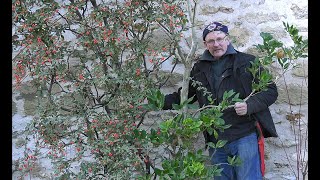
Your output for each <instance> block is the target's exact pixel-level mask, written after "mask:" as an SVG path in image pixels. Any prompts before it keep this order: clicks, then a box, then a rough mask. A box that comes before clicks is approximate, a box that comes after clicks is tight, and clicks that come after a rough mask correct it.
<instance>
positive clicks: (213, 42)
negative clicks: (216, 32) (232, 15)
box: [205, 35, 227, 45]
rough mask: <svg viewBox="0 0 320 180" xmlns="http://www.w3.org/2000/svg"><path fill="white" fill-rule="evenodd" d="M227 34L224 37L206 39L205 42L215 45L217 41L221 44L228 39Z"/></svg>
mask: <svg viewBox="0 0 320 180" xmlns="http://www.w3.org/2000/svg"><path fill="white" fill-rule="evenodd" d="M226 37H227V35H226V36H224V37H223V38H217V39H216V40H213V39H210V40H209V41H205V43H207V44H210V45H214V44H215V43H218V44H221V43H223V41H224V40H225V39H226Z"/></svg>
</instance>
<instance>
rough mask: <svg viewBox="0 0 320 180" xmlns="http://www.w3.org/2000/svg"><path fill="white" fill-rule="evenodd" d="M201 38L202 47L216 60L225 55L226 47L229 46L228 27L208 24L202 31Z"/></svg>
mask: <svg viewBox="0 0 320 180" xmlns="http://www.w3.org/2000/svg"><path fill="white" fill-rule="evenodd" d="M202 38H203V43H204V45H205V46H206V48H207V49H208V50H209V52H210V53H211V55H212V56H214V57H215V58H216V59H218V58H220V57H221V56H222V55H224V54H225V53H226V51H227V48H228V45H229V44H230V42H229V39H228V27H227V26H225V25H223V24H221V23H218V22H212V23H210V24H209V25H208V26H207V27H206V28H205V29H204V30H203V34H202Z"/></svg>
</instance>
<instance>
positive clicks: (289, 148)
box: [12, 0, 308, 180]
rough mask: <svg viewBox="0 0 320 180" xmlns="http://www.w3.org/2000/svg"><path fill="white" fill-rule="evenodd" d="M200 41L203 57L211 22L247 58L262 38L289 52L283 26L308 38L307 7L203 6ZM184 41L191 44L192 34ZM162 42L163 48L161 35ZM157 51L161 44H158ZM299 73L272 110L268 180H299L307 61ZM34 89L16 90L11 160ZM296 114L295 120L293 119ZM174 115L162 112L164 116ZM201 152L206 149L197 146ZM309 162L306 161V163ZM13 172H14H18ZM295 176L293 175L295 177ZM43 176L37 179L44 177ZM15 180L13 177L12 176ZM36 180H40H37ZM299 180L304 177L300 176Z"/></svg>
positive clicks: (271, 0)
mask: <svg viewBox="0 0 320 180" xmlns="http://www.w3.org/2000/svg"><path fill="white" fill-rule="evenodd" d="M197 8H198V9H197V16H196V19H197V23H196V25H197V26H196V31H197V39H198V41H199V44H198V45H199V48H198V50H197V51H196V53H197V55H200V54H201V53H202V52H203V51H204V46H203V44H202V37H201V35H202V29H203V28H204V26H205V24H207V23H209V22H211V21H220V22H223V23H225V24H227V25H228V27H229V31H230V36H231V38H232V42H233V45H234V47H235V48H236V49H237V50H239V51H243V52H248V53H252V54H256V52H257V51H256V49H255V48H254V47H253V45H255V44H259V43H262V38H261V37H260V35H259V34H260V32H269V33H272V34H273V36H274V37H276V38H277V39H279V40H280V41H283V42H285V44H286V45H287V46H290V45H292V42H291V41H290V38H289V36H288V34H287V33H286V32H285V30H284V28H283V25H282V21H284V22H288V23H289V24H292V25H295V26H296V27H297V28H298V29H299V31H300V32H301V35H303V37H305V38H307V36H308V14H307V11H308V1H304V0H268V1H266V0H228V1H222V0H220V1H219V0H210V1H208V0H199V1H198V6H197ZM184 37H185V38H186V40H187V41H189V42H190V39H191V38H190V32H187V33H185V35H184ZM159 38H160V39H162V41H160V40H159V41H156V42H158V43H165V41H163V38H162V36H161V33H160V32H159ZM158 45H159V44H158ZM182 46H183V47H184V50H185V52H188V50H189V49H188V47H187V45H186V44H183V43H182ZM297 65H299V66H298V68H295V69H292V70H290V71H288V72H286V74H285V76H284V77H281V78H280V79H279V80H278V81H277V86H278V90H279V97H278V100H277V101H276V103H275V104H273V105H272V106H270V110H271V113H272V116H273V118H274V122H275V124H276V129H277V131H278V134H279V137H278V138H267V139H266V144H265V146H266V154H265V160H266V175H265V179H270V180H271V179H272V180H277V179H279V180H280V179H281V180H282V179H292V180H293V179H296V177H295V174H296V173H297V172H296V169H297V167H296V161H297V152H296V146H297V145H298V143H299V142H298V141H297V137H298V133H302V135H301V136H303V139H306V140H307V134H306V132H307V131H306V129H307V125H308V84H307V78H308V71H307V69H308V59H307V58H306V59H298V60H297ZM172 66H173V64H172V62H170V61H168V62H166V63H163V67H162V70H163V72H164V73H167V72H168V70H170V69H171V67H172ZM273 69H274V71H275V73H277V74H279V75H281V74H282V72H281V71H280V69H279V67H277V65H275V66H274V67H273ZM183 71H184V67H183V65H182V64H178V65H177V68H176V69H175V71H174V73H175V74H174V76H172V78H170V79H169V81H168V83H167V84H166V86H164V87H163V88H162V89H161V90H162V91H163V92H164V93H171V92H173V91H175V90H177V88H178V87H179V85H180V84H181V80H182V73H183ZM35 96H36V93H35V89H33V87H32V86H31V85H30V84H29V83H25V84H23V86H22V88H20V89H13V96H12V100H13V101H12V103H13V104H12V110H13V111H12V120H13V124H12V125H13V127H12V130H13V134H12V149H13V154H12V160H13V164H14V162H15V160H16V159H17V158H18V157H19V156H21V154H22V149H21V148H22V147H21V144H23V141H24V138H25V136H24V135H23V128H22V127H24V126H25V124H26V123H27V121H28V120H30V118H31V117H32V116H33V115H34V114H33V113H34V110H35V108H36V102H35V100H34V97H35ZM288 97H289V98H288ZM290 112H293V114H295V115H296V116H293V117H291V116H289V115H288V114H289V113H290ZM162 113H164V114H166V113H169V114H170V113H171V112H170V111H164V112H161V113H160V114H162ZM156 116H161V115H159V112H152V113H151V114H149V115H147V116H146V123H151V122H150V121H154V119H155V117H156ZM199 138H200V139H199V142H198V143H200V144H203V139H201V138H202V136H199ZM199 147H203V146H202V145H199ZM304 152H306V153H307V147H303V148H302V153H304ZM306 158H307V157H306ZM15 170H16V169H15V167H14V166H13V171H15ZM293 170H294V171H295V173H294V172H293ZM41 171H42V170H39V173H38V174H37V176H38V178H40V177H41V173H40V172H41ZM13 178H14V176H13ZM33 179H37V177H36V176H34V177H33ZM300 179H301V175H300Z"/></svg>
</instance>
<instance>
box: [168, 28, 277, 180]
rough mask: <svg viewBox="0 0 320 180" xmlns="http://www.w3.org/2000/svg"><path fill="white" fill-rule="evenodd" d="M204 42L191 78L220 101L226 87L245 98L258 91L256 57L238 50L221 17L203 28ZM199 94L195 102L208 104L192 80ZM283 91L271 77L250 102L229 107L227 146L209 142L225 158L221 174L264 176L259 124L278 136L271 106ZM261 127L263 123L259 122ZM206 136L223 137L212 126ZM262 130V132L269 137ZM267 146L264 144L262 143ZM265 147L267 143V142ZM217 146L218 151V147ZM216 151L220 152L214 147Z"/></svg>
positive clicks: (219, 159)
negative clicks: (231, 161)
mask: <svg viewBox="0 0 320 180" xmlns="http://www.w3.org/2000/svg"><path fill="white" fill-rule="evenodd" d="M203 42H204V45H205V47H206V50H205V51H204V53H203V54H202V56H201V57H200V59H199V60H197V62H196V63H195V64H194V66H193V68H192V70H191V75H190V76H191V78H192V79H194V80H195V81H199V82H201V84H202V86H203V87H205V88H206V89H207V91H209V92H210V93H211V94H212V98H213V99H214V102H215V104H216V105H218V104H219V103H220V102H221V100H222V97H223V93H224V92H225V91H229V90H234V91H235V92H236V93H239V94H240V96H239V97H240V98H241V99H245V98H246V97H247V96H248V95H249V94H250V93H251V91H252V81H253V76H252V74H251V73H250V72H249V71H248V70H247V68H248V67H250V66H251V63H250V62H251V61H254V60H255V57H254V56H253V55H250V54H246V53H242V52H239V51H237V50H235V49H234V48H233V46H232V44H231V43H230V40H229V36H228V27H227V26H225V25H223V24H221V23H219V22H213V23H210V24H209V25H208V26H207V27H206V28H205V29H204V31H203ZM180 90H181V88H180V89H179V91H178V92H174V93H172V94H168V95H166V96H165V105H164V109H172V104H174V103H175V104H179V103H180ZM193 95H196V96H195V97H194V99H193V102H195V101H196V100H197V101H198V102H199V106H200V107H203V106H205V105H208V103H209V102H208V99H207V97H206V96H204V94H203V91H201V90H197V87H193V86H191V82H190V85H189V94H188V96H189V97H192V96H193ZM277 97H278V92H277V88H276V85H275V84H274V83H273V82H271V83H270V85H268V87H267V90H266V91H261V92H259V93H255V94H254V95H253V96H251V97H250V98H249V99H247V100H246V101H245V102H241V103H236V104H235V105H234V108H229V109H227V110H225V111H224V112H223V116H222V119H224V121H225V124H230V125H231V127H230V128H228V129H226V130H224V132H220V133H219V137H218V139H222V140H227V144H226V145H225V146H224V147H222V148H217V149H213V148H211V147H210V148H209V154H210V157H212V159H211V162H212V164H221V166H220V167H221V168H223V171H222V172H221V176H218V177H215V179H223V180H230V179H237V180H259V179H262V177H263V171H264V170H263V169H261V167H262V166H264V159H263V154H261V152H262V153H263V151H261V150H263V149H260V151H259V146H258V138H259V137H260V136H259V134H258V131H257V126H259V124H260V125H261V129H262V131H260V132H262V134H260V135H263V136H264V137H277V136H278V135H277V132H276V129H275V126H274V123H273V120H272V117H271V113H270V111H269V108H268V107H269V106H270V105H271V104H273V103H274V102H275V101H276V99H277ZM259 127H260V126H259ZM204 136H205V139H206V142H214V143H216V142H217V141H218V140H217V139H215V138H214V136H213V135H209V133H208V132H204ZM263 136H262V138H263ZM260 148H261V147H260ZM262 148H263V147H262ZM215 150H216V151H215ZM214 151H215V152H214ZM213 152H214V153H213ZM228 156H231V157H233V156H237V157H239V158H240V159H241V161H242V164H241V165H240V166H230V165H228V164H227V158H228Z"/></svg>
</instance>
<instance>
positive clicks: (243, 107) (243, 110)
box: [234, 102, 248, 116]
mask: <svg viewBox="0 0 320 180" xmlns="http://www.w3.org/2000/svg"><path fill="white" fill-rule="evenodd" d="M234 109H235V110H236V113H237V114H238V115H239V116H243V115H246V114H247V111H248V108H247V103H246V102H236V103H235V104H234Z"/></svg>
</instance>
